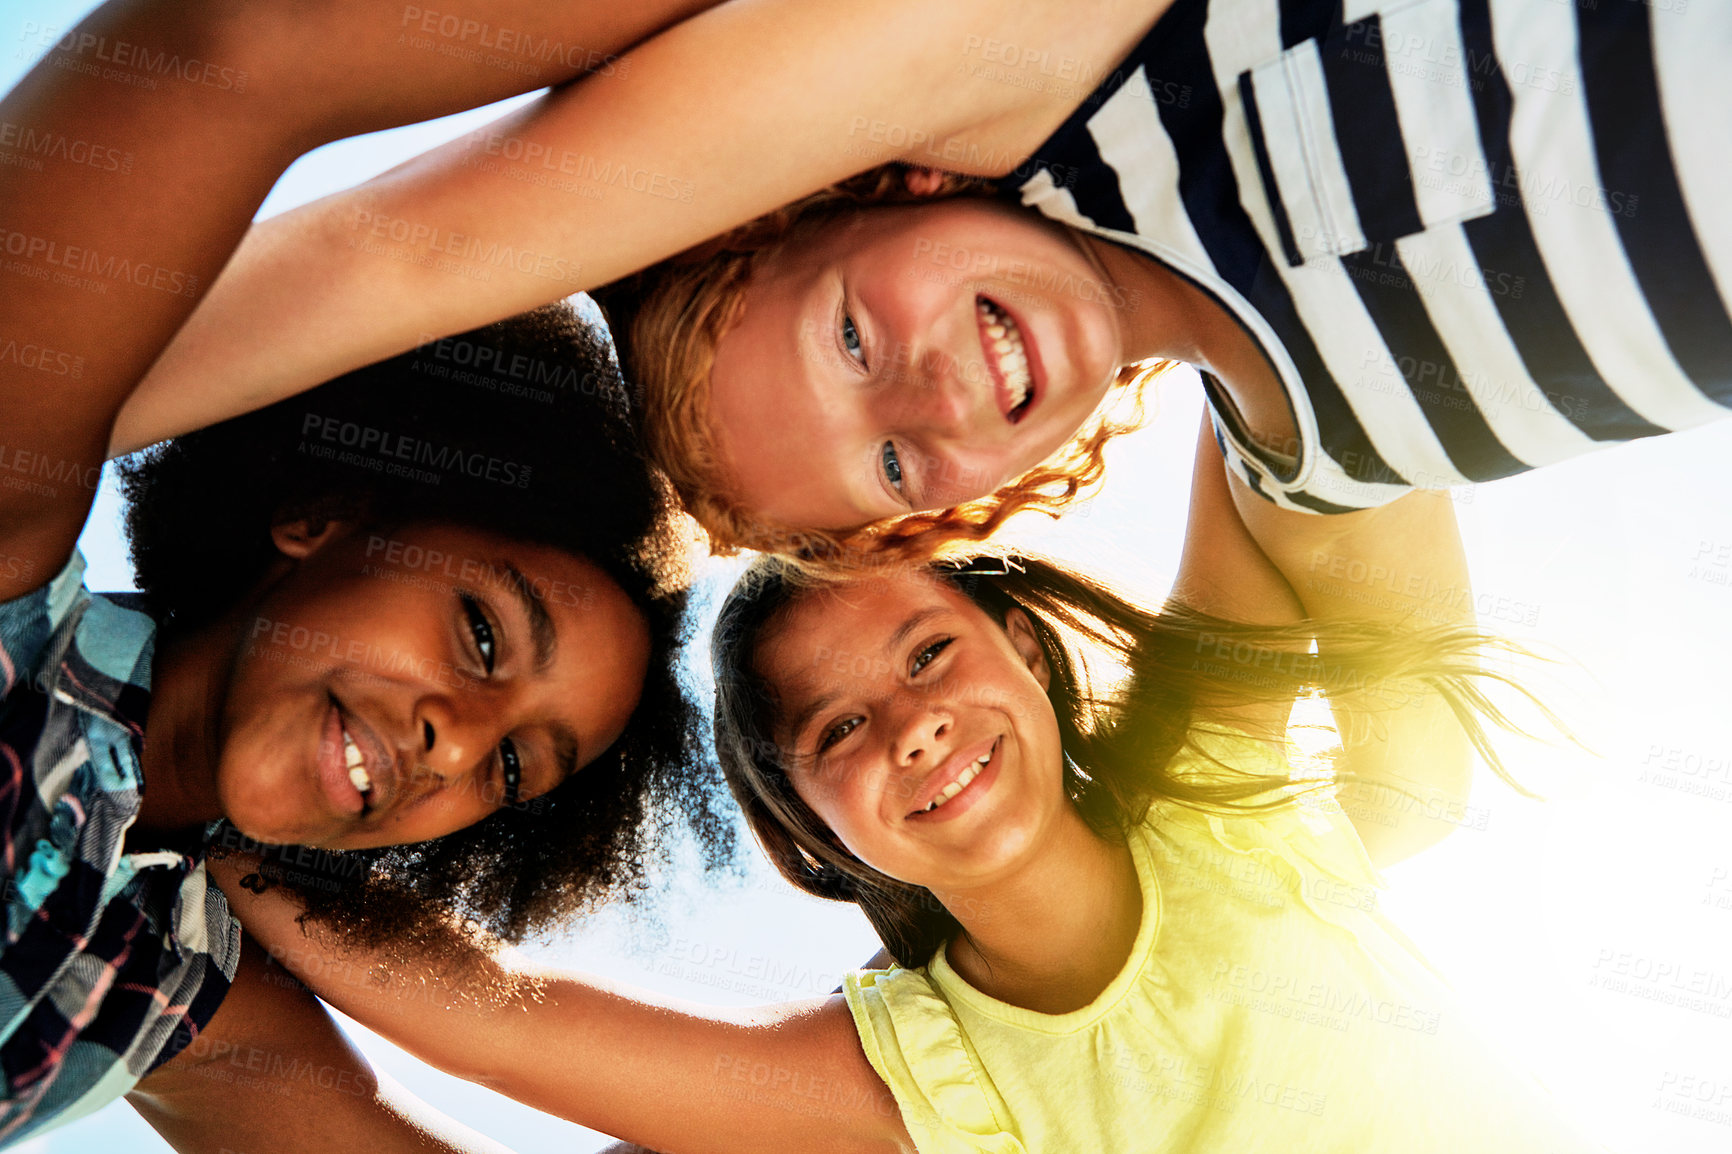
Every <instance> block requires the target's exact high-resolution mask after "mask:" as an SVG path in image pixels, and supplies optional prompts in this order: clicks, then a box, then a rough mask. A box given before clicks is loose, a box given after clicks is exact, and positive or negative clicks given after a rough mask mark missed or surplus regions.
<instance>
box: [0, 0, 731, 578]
mask: <svg viewBox="0 0 1732 1154" xmlns="http://www.w3.org/2000/svg"><path fill="white" fill-rule="evenodd" d="M698 2H699V0H651V2H650V3H648V4H647V5H640V6H638V8H637V10H636V14H634V15H629V16H614V15H609V14H608V13H610V12H613V11H615V10H617V8H618V6H615V5H603V4H600V3H592V4H586V5H585V6H584V8H585V10H586V11H590V10H593V12H592V14H591V15H588V16H585V17H583V18H581V19H580V18H578V17H572V16H567V17H566V21H567V24H568V26H570V27H575V28H578V29H582V30H586V31H589V32H593V33H594V37H593V43H595V44H596V45H598V46H599V49H603V50H604V49H606V47H607V46H608V45H610V44H612V45H614V46H616V47H624V46H625V45H626V44H628V43H630V42H631V41H632V40H633V39H635V38H637V37H638V36H641V35H643V34H644V33H645V32H647V31H649V30H650V28H652V27H654V26H656V25H657V24H659V23H661V22H664V21H665V20H667V19H672V18H675V17H677V16H679V15H681V14H683V13H684V12H686V11H688V10H689V9H690V8H691V7H693V6H694V5H695V4H696V3H698ZM440 8H441V10H442V12H443V13H444V14H445V15H446V16H451V17H452V18H454V19H455V18H457V17H458V16H461V17H463V18H464V19H463V20H462V21H460V23H459V25H458V27H457V28H456V31H455V32H454V33H453V35H454V36H456V37H457V38H458V39H459V40H461V37H462V33H463V30H464V27H466V26H467V24H469V23H479V20H475V19H469V18H470V17H484V18H485V19H486V20H488V21H491V22H492V23H491V25H490V26H491V27H492V28H493V29H494V30H495V33H496V34H497V32H498V30H499V28H500V27H501V24H502V23H505V22H512V23H511V26H512V27H515V28H518V29H522V28H524V27H526V26H527V27H532V28H540V29H543V30H545V31H549V32H551V31H552V30H551V29H549V28H548V25H547V17H546V15H545V13H544V10H545V9H546V8H548V6H547V5H544V4H538V3H535V2H533V0H508V2H507V3H505V4H502V5H500V4H496V5H492V6H490V7H489V6H485V5H483V4H482V3H481V2H480V0H457V2H456V3H453V4H441V5H440ZM417 11H420V10H419V9H417V8H415V7H414V6H405V5H403V4H401V3H396V2H392V0H359V2H355V0H259V2H257V3H252V4H248V5H244V6H242V5H234V4H230V3H225V2H223V0H113V2H111V3H109V4H107V5H105V6H104V7H103V8H101V9H99V10H98V11H96V12H95V13H93V14H92V15H91V16H90V17H89V18H88V19H86V20H85V21H84V22H83V23H81V24H80V25H79V26H78V27H77V28H75V29H73V30H72V31H71V32H69V33H67V34H66V35H65V36H64V37H63V38H62V39H61V40H60V41H59V42H58V43H57V44H56V45H55V46H54V47H53V48H51V49H50V50H49V53H48V55H47V57H46V58H45V59H44V60H43V61H42V62H41V63H40V64H38V65H37V67H36V68H35V69H33V70H32V71H31V72H30V73H29V74H28V75H27V76H26V77H25V78H24V80H23V81H21V82H20V83H19V85H18V86H17V88H15V89H14V90H13V91H12V92H10V93H9V94H7V95H6V97H5V99H4V101H0V119H3V120H4V121H5V122H6V123H8V124H11V125H14V126H19V127H20V129H21V131H23V132H27V133H28V134H29V135H30V137H31V139H35V140H40V141H47V142H50V148H51V149H53V150H54V151H56V152H57V151H59V149H64V150H65V151H66V153H67V154H68V155H67V157H61V156H58V155H50V156H49V157H48V158H47V159H46V161H45V162H44V163H43V164H42V165H41V166H40V167H39V168H29V167H25V166H21V165H6V166H0V205H3V206H4V212H3V214H0V247H3V249H4V252H5V255H6V258H7V259H6V260H5V262H4V268H3V269H0V349H4V350H9V351H8V352H6V353H5V354H4V355H0V414H3V415H4V417H3V420H4V443H5V452H6V454H7V457H8V473H9V477H8V484H6V485H5V486H0V555H3V556H4V559H5V563H4V564H0V600H5V599H10V598H12V597H15V596H18V595H19V594H22V593H24V592H27V591H28V590H29V589H31V588H33V587H35V586H36V585H38V584H40V583H42V582H43V581H45V580H47V579H48V578H49V577H51V576H52V575H53V574H54V572H55V571H57V570H58V569H59V567H60V565H61V564H62V563H63V562H64V560H65V558H66V556H67V554H68V553H69V552H70V551H71V548H72V544H73V542H74V541H75V540H76V539H77V536H78V533H79V531H80V529H81V528H82V527H83V524H84V518H85V515H86V513H87V511H88V510H89V507H90V502H91V500H92V497H93V495H94V490H95V478H96V477H97V476H98V475H99V470H100V466H101V464H102V461H103V459H104V457H105V456H106V455H107V448H108V445H109V443H110V440H111V438H112V434H113V430H114V424H115V417H116V414H117V413H118V412H119V410H120V407H121V405H122V403H123V402H124V401H125V399H126V397H127V395H128V394H129V393H130V392H131V391H132V390H133V388H134V386H135V385H136V384H137V383H138V381H139V379H140V378H141V377H142V376H143V375H144V373H145V370H146V369H147V368H149V366H150V364H151V362H152V361H154V360H155V359H156V357H157V355H158V353H160V352H161V350H162V349H163V347H164V346H165V345H166V344H167V343H168V340H169V338H170V337H171V336H172V335H173V334H174V332H175V331H176V329H178V328H179V327H180V325H181V324H182V322H184V321H185V320H186V318H187V316H188V314H189V313H190V312H191V311H192V309H193V306H194V304H195V303H196V302H197V300H198V298H199V297H200V296H201V295H202V294H203V293H204V291H205V289H206V287H207V286H208V285H209V284H210V283H211V281H212V278H214V277H215V276H216V275H217V273H218V271H219V270H220V269H221V268H222V267H223V264H224V262H225V261H226V260H227V259H228V256H229V254H230V252H231V251H232V250H233V249H234V246H235V245H236V243H238V242H239V240H240V238H241V236H242V235H243V234H244V233H245V231H246V228H247V225H248V223H249V221H250V220H251V218H252V215H253V212H254V211H255V210H256V209H257V207H258V205H259V203H260V201H261V200H263V198H264V196H265V194H266V192H268V191H269V189H270V187H271V185H272V183H273V182H274V181H275V180H276V178H277V177H278V176H279V175H280V174H281V173H282V171H283V169H284V168H286V167H287V166H288V164H289V163H290V162H291V161H293V160H294V159H295V157H297V156H299V155H300V154H301V153H302V152H304V151H306V150H307V149H309V148H311V147H314V146H316V145H319V144H322V143H324V142H326V141H329V140H335V139H338V138H340V137H343V136H349V135H353V134H355V133H358V132H370V131H373V130H376V129H381V128H387V127H390V126H392V125H395V124H402V123H407V122H409V121H414V120H421V119H425V118H427V117H430V116H438V115H443V114H445V113H449V112H455V111H458V110H460V109H463V108H468V107H472V106H474V105H475V104H478V103H484V102H487V101H491V100H497V99H500V98H502V97H505V96H509V95H512V94H514V93H517V92H520V91H523V90H526V89H532V88H535V87H538V86H540V85H541V84H545V83H547V82H549V81H550V80H559V79H565V78H568V77H570V76H573V75H576V74H578V73H579V72H581V71H582V70H583V67H584V66H585V65H587V64H588V63H589V62H590V58H589V57H588V56H587V55H577V56H569V55H568V56H567V58H565V59H563V60H561V61H560V62H558V63H549V65H548V66H547V67H546V68H545V69H542V70H541V71H540V72H538V73H537V74H535V75H529V74H525V73H523V72H521V71H513V70H508V69H504V68H500V67H497V66H494V65H493V64H491V63H489V61H488V60H487V59H486V58H485V56H480V55H478V56H477V57H476V58H475V59H470V58H469V57H468V56H467V55H465V54H462V53H458V54H456V55H451V54H446V53H442V52H440V51H437V47H438V45H436V44H435V45H433V47H434V49H435V50H434V51H425V50H422V49H420V48H418V47H413V46H411V45H409V44H408V43H407V36H408V34H409V33H408V31H406V29H405V25H406V24H407V23H408V19H409V14H410V13H411V12H417ZM439 35H443V33H442V32H441V33H439ZM567 42H569V40H568V41H567ZM605 56H606V52H605V51H603V52H602V57H603V58H604V59H605ZM537 67H539V65H538V66H537ZM53 142H59V146H58V148H56V147H55V146H54V145H53ZM75 152H76V153H78V154H82V155H85V156H91V157H96V158H99V159H100V163H75V162H74V161H73V160H72V159H70V156H71V155H73V154H74V153H75ZM237 336H238V337H239V339H242V340H245V339H247V334H245V333H241V334H237ZM13 473H22V474H24V477H22V478H20V477H16V476H11V475H10V474H13Z"/></svg>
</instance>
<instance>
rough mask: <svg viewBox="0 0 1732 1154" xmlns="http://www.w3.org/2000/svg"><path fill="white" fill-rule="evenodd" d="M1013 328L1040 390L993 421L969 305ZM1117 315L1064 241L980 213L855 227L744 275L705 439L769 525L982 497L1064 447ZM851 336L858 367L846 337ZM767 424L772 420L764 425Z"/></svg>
mask: <svg viewBox="0 0 1732 1154" xmlns="http://www.w3.org/2000/svg"><path fill="white" fill-rule="evenodd" d="M979 296H985V297H987V298H988V299H990V300H992V301H993V302H995V303H997V304H998V305H1001V306H1003V307H1005V308H1007V309H1008V310H1010V312H1011V313H1012V315H1013V316H1014V317H1015V319H1016V322H1017V325H1018V328H1019V330H1020V331H1021V333H1022V336H1023V341H1024V344H1025V347H1026V348H1027V349H1028V352H1029V357H1030V360H1031V362H1038V364H1039V368H1038V370H1036V373H1035V375H1036V380H1037V382H1038V383H1037V387H1036V392H1035V396H1034V399H1033V401H1032V403H1031V404H1030V406H1029V409H1028V411H1027V413H1026V414H1024V416H1023V417H1022V419H1021V420H1019V421H1017V422H1016V423H1011V422H1010V421H1008V420H1007V419H1006V418H1005V415H1004V412H1003V411H1002V408H1001V402H1000V399H999V397H998V396H997V395H996V392H995V385H994V376H993V373H992V370H991V369H989V367H988V364H987V358H986V352H985V350H984V349H983V347H982V343H981V335H980V323H979V320H978V317H977V311H976V309H977V298H978V297H979ZM1125 304H1126V300H1125V297H1124V295H1123V293H1122V290H1120V289H1119V288H1118V287H1117V286H1116V285H1114V284H1112V283H1111V282H1110V281H1109V280H1108V279H1107V278H1106V277H1105V275H1104V274H1103V272H1102V270H1101V267H1100V265H1099V264H1098V262H1096V261H1095V260H1094V259H1093V258H1092V256H1091V255H1090V250H1089V249H1088V248H1087V247H1086V246H1084V245H1082V244H1080V243H1079V242H1078V241H1077V240H1076V239H1075V237H1074V235H1073V234H1071V233H1069V232H1068V231H1067V230H1065V229H1063V228H1061V227H1059V226H1058V225H1056V224H1054V223H1052V222H1050V221H1047V220H1044V219H1043V218H1040V217H1038V216H1035V215H1034V214H1032V213H1029V212H1026V211H1023V210H1018V209H1015V208H1011V207H1009V206H1005V205H1000V204H996V203H993V202H991V201H987V200H981V199H973V198H962V199H953V200H944V201H938V202H935V203H932V204H921V205H913V206H894V207H883V208H874V209H868V210H865V211H863V212H861V213H859V214H857V215H855V216H852V217H849V218H847V219H845V220H843V221H840V222H838V223H836V224H834V225H831V226H828V227H826V228H825V229H824V230H822V231H820V232H819V233H818V234H817V236H815V237H814V238H813V239H812V240H810V241H809V242H805V243H802V244H800V245H798V246H795V247H792V248H789V249H784V250H782V251H780V252H778V253H776V254H774V255H772V256H771V257H770V258H769V259H767V260H766V261H765V262H764V264H763V266H762V267H761V268H760V269H759V270H758V271H757V272H756V273H755V274H754V276H753V280H752V283H751V284H750V285H749V286H748V287H747V290H746V294H745V309H744V312H743V314H742V316H741V318H740V320H739V323H738V324H737V325H736V326H735V327H734V328H733V329H731V330H730V331H729V332H728V333H727V335H725V336H724V337H723V338H722V341H721V342H720V344H719V346H718V347H717V350H716V360H715V368H714V373H713V376H712V378H711V386H710V406H711V417H712V421H713V427H714V428H715V429H716V435H717V439H718V442H719V446H720V449H721V452H722V455H723V458H724V460H725V463H726V465H727V466H728V468H729V470H730V472H731V475H732V481H733V488H734V493H733V495H734V497H735V499H736V500H738V501H740V502H741V503H742V504H743V505H745V506H746V507H748V508H752V509H755V510H757V511H759V512H761V513H762V514H763V515H764V516H766V517H768V518H770V519H771V520H774V521H776V522H778V523H780V524H784V525H791V526H796V527H821V528H851V527H853V526H856V525H860V524H863V523H865V522H867V521H871V520H877V519H879V518H883V517H888V516H895V515H897V514H898V513H903V512H907V511H908V507H907V505H906V504H904V503H903V502H902V501H901V500H899V499H898V497H897V495H896V494H895V492H894V490H893V489H892V488H889V487H887V485H886V483H885V481H884V479H883V477H882V474H881V469H882V463H881V458H882V449H883V445H884V443H885V442H886V441H890V442H891V443H892V444H894V446H895V449H896V452H897V454H898V455H899V457H900V458H901V459H902V462H903V468H904V471H905V472H906V473H907V474H908V475H909V476H908V485H907V487H906V488H907V492H908V495H909V496H911V497H912V499H913V500H914V501H915V503H916V507H919V508H943V507H946V506H949V505H952V504H955V503H957V502H959V501H963V500H968V499H971V498H974V497H979V496H983V495H985V494H987V493H989V492H991V491H992V490H994V489H996V488H997V487H999V486H1000V485H1001V484H1003V483H1004V482H1006V481H1008V480H1010V479H1011V478H1013V477H1015V476H1018V475H1020V474H1021V473H1023V472H1026V471H1027V470H1028V469H1030V468H1032V467H1033V466H1034V465H1036V464H1038V463H1039V462H1040V461H1042V460H1044V459H1045V458H1046V457H1048V456H1050V455H1051V454H1052V453H1053V452H1054V451H1056V450H1057V449H1058V448H1059V447H1060V446H1062V445H1063V444H1064V443H1065V442H1066V441H1067V440H1069V439H1070V437H1071V436H1072V435H1073V434H1074V433H1075V432H1076V430H1077V428H1078V427H1079V426H1080V425H1081V424H1082V423H1083V422H1084V421H1085V420H1086V419H1087V418H1088V416H1089V414H1091V413H1092V412H1093V411H1094V410H1095V408H1096V407H1097V405H1098V404H1099V403H1100V401H1101V399H1102V397H1103V396H1105V394H1106V390H1107V387H1108V386H1109V385H1110V383H1111V382H1112V379H1113V377H1114V374H1115V373H1116V371H1117V369H1118V366H1119V365H1120V364H1121V363H1122V354H1123V351H1124V341H1123V336H1122V333H1121V321H1122V320H1123V314H1124V313H1125V312H1126V308H1125ZM844 312H845V313H846V315H847V316H848V317H849V318H850V319H851V320H852V321H853V323H854V325H855V328H856V329H857V331H858V334H859V342H860V349H859V353H860V358H861V359H856V357H855V356H853V355H852V353H851V351H850V350H849V348H848V347H847V343H846V340H845V338H844V337H843V336H842V335H841V332H840V329H841V318H842V316H843V314H844ZM767 413H773V414H775V419H774V420H765V419H764V416H765V414H767Z"/></svg>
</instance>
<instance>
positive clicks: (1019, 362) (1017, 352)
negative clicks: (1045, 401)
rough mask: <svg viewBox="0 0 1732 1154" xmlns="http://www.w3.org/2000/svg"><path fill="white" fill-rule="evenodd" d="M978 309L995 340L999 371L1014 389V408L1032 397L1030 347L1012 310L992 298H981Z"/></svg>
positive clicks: (981, 318) (1012, 399) (1011, 397)
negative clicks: (1001, 306)
mask: <svg viewBox="0 0 1732 1154" xmlns="http://www.w3.org/2000/svg"><path fill="white" fill-rule="evenodd" d="M976 311H977V312H978V313H979V315H980V320H981V324H982V326H983V327H984V329H985V330H986V335H987V338H988V339H989V340H990V341H991V343H992V351H993V352H994V353H995V354H997V360H998V371H999V375H1000V376H1002V377H1003V378H1004V385H1005V388H1006V390H1007V391H1008V392H1009V393H1010V408H1011V411H1013V412H1014V411H1015V410H1016V409H1017V408H1018V407H1019V406H1021V405H1022V403H1023V402H1024V401H1026V400H1028V394H1029V391H1030V389H1031V388H1032V386H1033V383H1034V381H1033V378H1032V377H1031V376H1030V374H1029V371H1028V351H1027V349H1026V348H1025V347H1024V346H1023V343H1022V331H1021V330H1020V329H1018V328H1017V327H1016V322H1015V321H1013V320H1011V319H1010V315H1009V314H1008V313H1004V312H1001V311H1000V310H999V309H998V307H997V306H995V305H993V304H992V303H990V302H989V301H985V300H982V301H979V302H978V304H977V305H976Z"/></svg>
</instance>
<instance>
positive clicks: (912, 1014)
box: [842, 967, 1026, 1154]
mask: <svg viewBox="0 0 1732 1154" xmlns="http://www.w3.org/2000/svg"><path fill="white" fill-rule="evenodd" d="M842 992H843V995H844V996H845V997H846V998H847V1000H848V1008H849V1009H850V1010H851V1011H853V1014H854V1028H855V1029H856V1030H857V1031H858V1032H859V1034H860V1045H861V1048H862V1049H864V1050H865V1051H866V1058H867V1060H868V1061H869V1062H871V1063H872V1068H873V1069H874V1070H876V1071H877V1072H878V1076H879V1077H880V1078H883V1079H884V1081H885V1084H887V1085H888V1086H889V1087H890V1090H891V1093H893V1094H895V1096H896V1104H897V1106H898V1107H900V1108H901V1111H902V1121H903V1124H904V1125H906V1126H907V1127H908V1132H909V1135H910V1137H912V1138H913V1139H914V1144H915V1148H916V1149H917V1150H919V1151H920V1154H964V1152H967V1154H1026V1148H1025V1147H1024V1145H1023V1143H1022V1141H1021V1140H1020V1139H1019V1138H1018V1137H1017V1136H1016V1134H1015V1132H1014V1125H1013V1123H1012V1122H1011V1120H1010V1111H1009V1109H1008V1108H1007V1107H1006V1105H1005V1103H1004V1100H1003V1099H1002V1098H1001V1097H1000V1096H999V1094H998V1091H997V1089H996V1088H995V1087H994V1086H993V1084H992V1080H991V1079H990V1078H989V1077H988V1076H987V1074H986V1071H985V1070H984V1069H983V1068H982V1065H981V1062H980V1059H979V1056H978V1055H977V1054H976V1053H975V1051H974V1048H973V1047H972V1046H970V1045H969V1044H968V1041H967V1039H966V1038H965V1037H964V1036H963V1033H962V1027H961V1025H960V1024H959V1023H958V1022H957V1020H956V1015H955V1013H954V1012H952V1010H951V1008H950V1004H949V1003H948V1002H947V1001H945V999H944V997H943V995H942V994H940V993H939V991H938V990H937V989H936V988H935V987H934V986H933V985H932V983H931V981H930V980H929V979H928V978H927V976H926V974H925V972H924V971H921V970H906V969H902V968H901V967H895V968H892V969H889V970H859V971H856V972H854V973H851V974H849V975H848V976H847V977H846V978H844V979H843V983H842Z"/></svg>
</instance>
